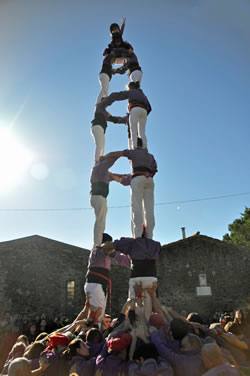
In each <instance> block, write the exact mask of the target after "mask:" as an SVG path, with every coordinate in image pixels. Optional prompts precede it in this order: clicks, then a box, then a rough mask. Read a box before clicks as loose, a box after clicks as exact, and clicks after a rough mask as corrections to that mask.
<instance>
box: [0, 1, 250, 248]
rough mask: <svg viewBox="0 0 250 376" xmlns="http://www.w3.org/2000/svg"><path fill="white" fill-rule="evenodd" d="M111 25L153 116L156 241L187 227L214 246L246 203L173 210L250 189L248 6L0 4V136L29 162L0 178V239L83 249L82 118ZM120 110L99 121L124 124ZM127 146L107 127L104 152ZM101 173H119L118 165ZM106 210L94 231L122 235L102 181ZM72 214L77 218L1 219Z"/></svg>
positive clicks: (87, 165) (124, 194) (88, 153)
mask: <svg viewBox="0 0 250 376" xmlns="http://www.w3.org/2000/svg"><path fill="white" fill-rule="evenodd" d="M122 17H127V23H126V28H125V32H124V39H125V40H127V41H129V42H130V43H131V44H132V45H133V47H134V50H135V53H136V54H137V56H138V58H139V61H140V64H141V66H142V69H143V73H144V76H143V81H142V89H143V90H144V92H145V94H146V95H147V96H148V98H149V100H150V102H151V105H152V108H153V110H152V112H151V114H150V115H149V117H148V121H147V128H146V132H147V137H148V147H149V151H150V152H151V153H153V154H154V155H155V158H156V160H157V162H158V167H159V168H158V169H159V172H158V174H157V175H156V176H155V203H156V204H160V203H162V205H156V206H155V217H156V227H155V231H154V238H155V239H156V240H159V241H161V242H162V244H166V243H169V242H172V241H175V240H179V239H180V238H181V230H180V228H181V227H186V233H187V235H191V234H192V233H194V232H196V231H200V232H201V233H202V234H204V235H208V236H211V237H215V238H218V239H221V238H222V236H223V234H225V233H226V232H227V226H228V224H229V223H232V221H233V220H234V219H235V218H238V217H239V216H240V213H241V212H243V211H244V208H245V206H248V207H249V206H250V194H247V195H242V196H235V197H228V198H223V199H217V200H207V201H206V200H204V201H192V202H188V203H181V202H180V201H183V200H184V201H185V200H196V199H203V198H209V197H217V196H223V195H230V194H238V193H245V192H250V173H249V159H250V158H249V141H250V124H249V122H250V120H249V119H250V117H249V98H250V50H249V44H250V24H249V18H250V2H249V1H247V0H219V1H218V0H209V1H207V0H203V1H202V0H160V1H155V2H153V1H151V0H140V1H139V0H136V1H135V0H133V1H130V0H128V1H125V2H124V1H123V2H121V1H105V2H101V1H97V0H92V1H87V0H67V1H66V0H53V1H51V0H35V1H34V0H12V1H8V0H2V1H1V2H0V25H1V33H0V50H1V59H0V130H1V128H6V127H10V125H11V130H12V134H14V135H15V137H16V139H17V140H18V142H19V143H20V144H21V145H22V146H23V147H25V148H26V149H27V150H29V151H30V152H31V153H32V156H33V159H32V163H31V164H30V165H29V168H26V170H25V171H24V172H23V173H22V174H21V176H20V177H19V180H18V181H17V182H16V183H13V184H12V185H10V187H9V188H8V189H7V190H1V184H2V183H3V179H4V175H3V174H1V175H2V176H0V209H1V211H0V241H5V240H10V239H16V238H20V237H25V236H29V235H33V234H39V235H41V236H45V237H48V238H52V239H56V240H59V241H62V242H66V243H70V244H74V245H78V246H81V247H84V248H90V247H91V245H92V232H93V224H94V213H93V210H92V209H91V208H90V204H89V189H90V187H89V176H90V171H91V168H92V165H93V161H94V142H93V139H92V137H91V135H90V122H91V120H92V118H93V110H94V104H95V101H96V97H97V95H98V92H99V82H98V73H99V71H100V67H101V62H102V52H103V50H104V48H105V47H106V46H107V44H108V43H109V41H110V36H109V25H110V24H111V23H112V22H120V19H121V18H122ZM127 80H128V78H127V76H126V75H124V76H114V78H113V79H112V81H111V85H110V92H112V91H120V90H124V85H125V84H126V83H127ZM126 104H127V103H126V101H124V102H120V103H118V104H117V103H116V104H114V105H112V106H111V107H110V108H109V109H110V112H111V113H112V114H114V115H123V114H124V113H125V111H126ZM125 148H127V133H126V128H125V126H123V125H113V124H110V125H109V127H108V130H107V133H106V148H105V151H106V152H109V151H114V150H123V149H125ZM1 158H2V161H1V162H2V166H3V165H7V163H8V161H7V159H5V155H4V154H3V153H2V155H1ZM39 165H40V166H42V167H43V170H41V171H40V170H38V166H39ZM11 168H13V169H15V165H14V166H13V164H12V167H11ZM37 171H40V172H41V174H42V175H43V176H42V175H39V179H38V178H37V177H36V176H37ZM112 171H113V172H120V173H123V172H129V171H130V167H129V164H128V161H127V160H126V159H125V158H123V159H121V160H119V161H118V162H117V163H116V165H114V167H113V168H112ZM1 180H2V183H1ZM171 202H175V203H173V204H171ZM169 203H170V204H169ZM108 206H109V207H110V208H109V211H108V214H107V224H106V231H107V232H109V233H110V234H111V235H113V237H114V238H117V237H120V236H130V234H131V232H130V193H129V189H128V188H127V187H123V186H121V185H119V184H117V183H112V184H111V185H110V194H109V196H108ZM119 206H125V207H123V208H119ZM112 207H115V208H112ZM70 208H76V209H79V208H83V210H58V211H57V210H55V211H50V210H46V211H6V209H7V210H11V209H26V210H27V209H70Z"/></svg>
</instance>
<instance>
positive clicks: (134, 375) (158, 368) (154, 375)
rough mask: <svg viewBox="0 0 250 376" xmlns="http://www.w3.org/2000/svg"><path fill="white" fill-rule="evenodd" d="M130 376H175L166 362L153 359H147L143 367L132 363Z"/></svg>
mask: <svg viewBox="0 0 250 376" xmlns="http://www.w3.org/2000/svg"><path fill="white" fill-rule="evenodd" d="M128 374H129V376H158V375H161V376H173V375H174V371H173V368H172V367H171V366H170V364H169V363H168V362H166V361H165V360H158V361H156V360H155V359H153V358H149V359H146V360H145V361H144V362H143V364H142V365H139V364H137V363H136V362H132V363H131V364H130V366H129V373H128Z"/></svg>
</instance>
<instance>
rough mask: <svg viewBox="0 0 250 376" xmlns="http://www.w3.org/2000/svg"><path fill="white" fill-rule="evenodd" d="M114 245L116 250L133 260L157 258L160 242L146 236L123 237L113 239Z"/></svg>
mask: <svg viewBox="0 0 250 376" xmlns="http://www.w3.org/2000/svg"><path fill="white" fill-rule="evenodd" d="M114 246H115V250H116V251H118V252H121V253H123V254H125V255H129V256H130V257H131V259H134V260H157V259H158V258H159V256H160V252H161V244H160V243H159V242H156V241H155V240H152V239H148V238H136V239H133V238H123V239H121V240H115V241H114ZM117 257H118V256H117Z"/></svg>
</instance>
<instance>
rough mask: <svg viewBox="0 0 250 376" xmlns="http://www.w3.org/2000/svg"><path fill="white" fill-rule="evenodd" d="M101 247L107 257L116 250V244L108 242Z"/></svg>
mask: <svg viewBox="0 0 250 376" xmlns="http://www.w3.org/2000/svg"><path fill="white" fill-rule="evenodd" d="M101 247H102V248H103V250H104V253H105V254H106V255H108V254H110V253H112V252H113V250H114V243H113V242H106V243H103V244H102V245H101Z"/></svg>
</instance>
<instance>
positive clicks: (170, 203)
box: [0, 192, 250, 212]
mask: <svg viewBox="0 0 250 376" xmlns="http://www.w3.org/2000/svg"><path fill="white" fill-rule="evenodd" d="M249 194H250V192H245V193H234V194H230V195H223V196H213V197H205V198H197V199H191V200H181V201H169V202H159V203H155V206H163V205H173V204H186V203H189V202H200V201H209V200H219V199H222V198H229V197H237V196H246V195H249ZM129 207H130V205H118V206H109V207H108V208H109V209H122V208H129ZM82 210H92V208H91V207H88V208H47V209H46V208H45V209H39V208H34V209H25V208H21V209H0V212H52V211H82Z"/></svg>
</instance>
